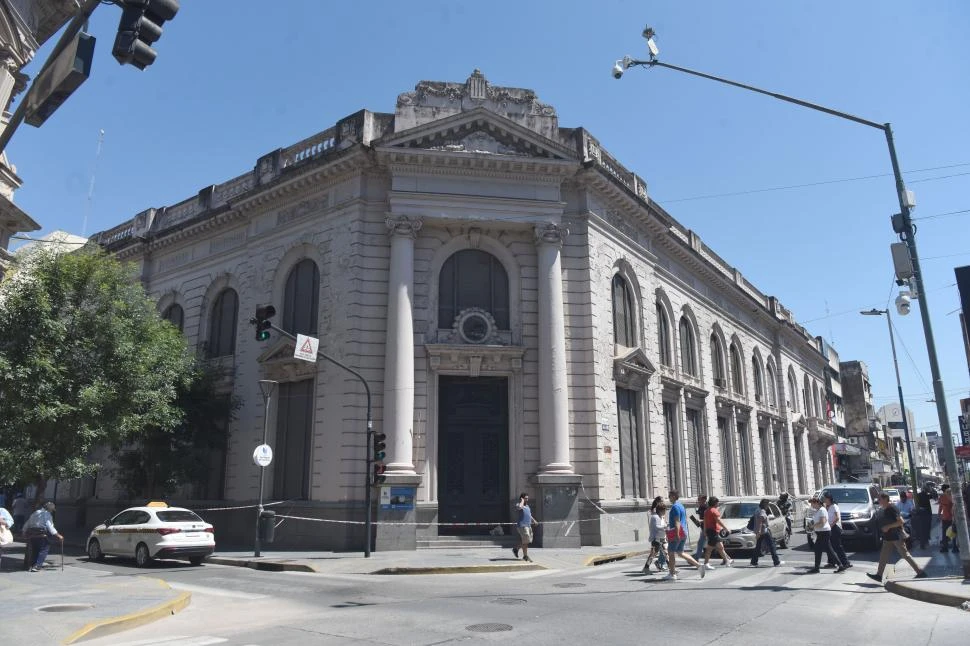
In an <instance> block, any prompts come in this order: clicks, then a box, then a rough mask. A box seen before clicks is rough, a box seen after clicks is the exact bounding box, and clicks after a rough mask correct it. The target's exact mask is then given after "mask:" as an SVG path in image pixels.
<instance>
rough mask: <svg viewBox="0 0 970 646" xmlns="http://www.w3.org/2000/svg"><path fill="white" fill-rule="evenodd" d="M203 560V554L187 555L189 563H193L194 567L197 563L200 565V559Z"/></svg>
mask: <svg viewBox="0 0 970 646" xmlns="http://www.w3.org/2000/svg"><path fill="white" fill-rule="evenodd" d="M204 560H205V557H204V556H192V557H189V563H191V564H192V565H195V566H196V567H198V566H199V565H202V561H204Z"/></svg>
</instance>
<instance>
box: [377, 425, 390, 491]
mask: <svg viewBox="0 0 970 646" xmlns="http://www.w3.org/2000/svg"><path fill="white" fill-rule="evenodd" d="M386 448H387V434H386V433H374V484H380V483H382V482H384V480H386V479H387V476H385V475H384V471H385V470H386V468H387V467H385V466H384V457H385V456H386V455H387V453H386V452H385V451H384V450H385V449H386Z"/></svg>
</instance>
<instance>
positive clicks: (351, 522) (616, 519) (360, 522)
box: [197, 483, 640, 534]
mask: <svg viewBox="0 0 970 646" xmlns="http://www.w3.org/2000/svg"><path fill="white" fill-rule="evenodd" d="M579 487H580V489H582V492H583V498H585V499H586V502H588V503H589V504H590V505H591V506H592V507H593V508H594V509H596V510H597V511H598V512H600V514H601V515H602V516H605V517H606V518H607V519H608V520H612V521H614V522H617V523H620V524H621V525H626V526H627V527H630V528H632V529H640V528H639V527H637V526H636V525H633V524H631V523H628V522H626V521H625V520H623V519H621V518H619V517H617V516H614V515H613V514H611V513H610V512H608V511H606V510H605V509H603V508H602V507H600V506H599V505H597V504H596V503H595V502H593V500H592V499H591V498H590V497H589V495H588V494H587V493H586V487H584V486H583V485H582V483H580V485H579ZM291 502H295V501H293V500H276V501H273V502H268V503H266V504H264V505H263V508H264V509H265V508H266V507H273V506H278V505H285V504H288V503H291ZM257 508H259V505H238V506H235V507H207V508H205V509H199V510H197V511H236V510H239V509H257ZM276 517H277V518H279V519H282V520H280V522H279V523H277V525H276V526H277V527H279V525H280V524H282V522H283V520H303V521H307V522H311V523H333V524H335V525H366V524H367V521H365V520H337V519H335V518H313V517H311V516H291V515H289V514H277V515H276ZM599 519H600V518H599V517H596V518H581V519H579V520H550V521H536V524H537V525H565V524H569V528H568V529H567V530H566V533H567V534H568V533H569V531H570V530H571V529H572V527H573V525H575V524H576V523H589V522H593V521H599ZM373 524H374V525H398V526H400V525H408V526H412V525H413V526H421V527H501V526H510V527H514V526H515V524H516V523H510V522H507V521H506V522H493V523H448V522H436V521H426V522H417V521H373Z"/></svg>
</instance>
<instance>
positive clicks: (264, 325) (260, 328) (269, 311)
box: [249, 305, 276, 341]
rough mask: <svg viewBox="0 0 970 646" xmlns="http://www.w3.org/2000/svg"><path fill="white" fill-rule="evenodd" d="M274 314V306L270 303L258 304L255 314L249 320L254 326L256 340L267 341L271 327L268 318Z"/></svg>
mask: <svg viewBox="0 0 970 646" xmlns="http://www.w3.org/2000/svg"><path fill="white" fill-rule="evenodd" d="M275 315H276V308H275V307H273V306H272V305H260V306H259V307H257V308H256V316H254V317H253V318H251V319H249V322H250V323H251V324H253V325H255V326H256V340H257V341H269V331H270V330H271V329H273V324H272V323H270V319H271V318H273V316H275Z"/></svg>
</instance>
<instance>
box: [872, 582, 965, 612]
mask: <svg viewBox="0 0 970 646" xmlns="http://www.w3.org/2000/svg"><path fill="white" fill-rule="evenodd" d="M923 580H925V579H923ZM937 580H938V581H939V580H943V581H962V580H963V578H962V577H947V578H945V579H937ZM886 590H887V591H889V592H892V593H893V594H898V595H900V596H902V597H907V598H909V599H915V600H917V601H924V602H926V603H935V604H937V605H940V606H949V607H951V608H959V607H960V606H962V605H963V604H964V603H966V602H968V601H970V591H968V592H967V594H964V595H962V596H961V595H959V594H948V593H946V592H937V591H934V590H923V589H920V588H919V587H918V586H917V585H912V584H910V583H909V582H903V581H886Z"/></svg>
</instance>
